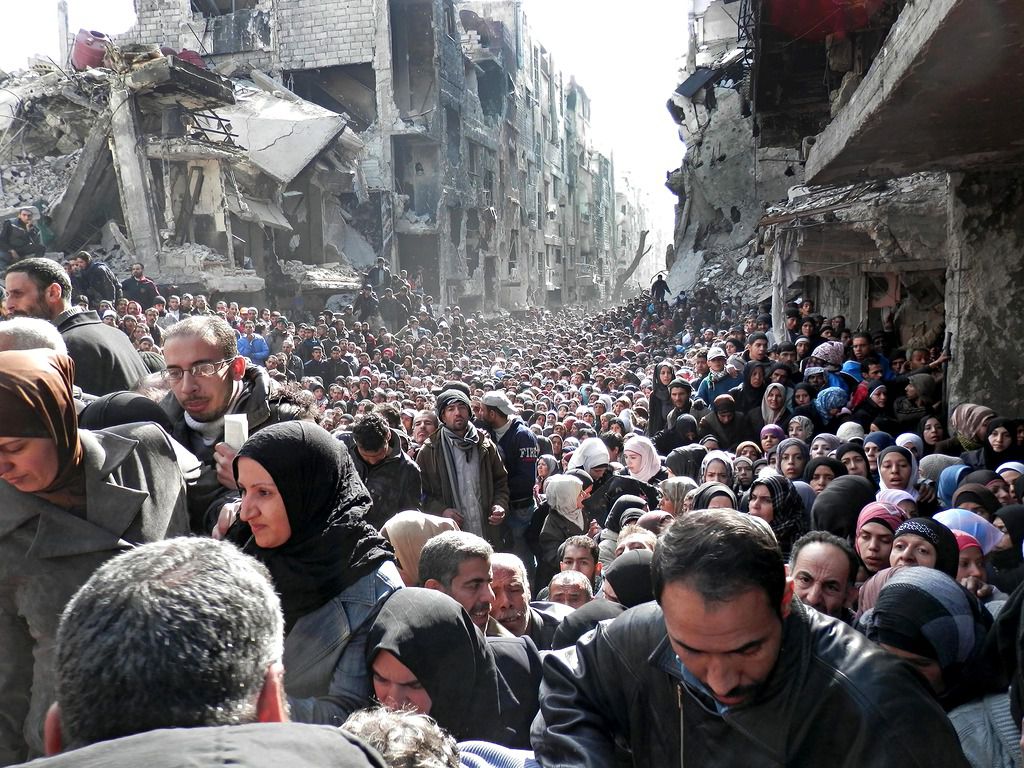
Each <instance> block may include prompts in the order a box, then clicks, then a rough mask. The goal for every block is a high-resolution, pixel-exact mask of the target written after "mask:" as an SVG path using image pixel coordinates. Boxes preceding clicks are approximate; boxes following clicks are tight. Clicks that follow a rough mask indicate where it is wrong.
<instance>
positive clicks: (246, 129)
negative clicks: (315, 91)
mask: <svg viewBox="0 0 1024 768" xmlns="http://www.w3.org/2000/svg"><path fill="white" fill-rule="evenodd" d="M235 99H236V101H235V103H234V104H232V105H227V106H223V107H218V108H217V115H218V116H220V117H221V118H222V119H224V120H227V121H228V122H230V123H231V130H232V132H233V133H234V134H236V137H235V139H234V140H235V142H236V143H237V144H238V145H239V146H240V147H243V148H244V150H245V152H246V154H247V155H248V156H249V159H250V160H251V161H252V162H253V164H255V165H256V166H258V167H259V169H260V170H262V171H263V172H264V173H266V174H267V175H268V176H270V177H272V178H273V179H276V180H277V181H279V182H281V183H282V184H288V183H290V182H291V181H292V180H293V179H294V178H295V177H296V176H298V175H299V174H300V173H302V170H303V169H304V168H305V167H306V166H307V165H309V163H310V162H311V161H312V160H313V159H314V158H315V157H316V156H317V155H319V154H320V153H321V152H323V151H324V149H325V148H327V147H328V146H329V145H330V144H331V143H332V142H333V141H334V140H335V139H337V138H338V137H339V136H340V135H341V133H342V131H344V130H345V126H346V125H347V124H348V121H347V119H346V117H345V116H344V115H340V114H338V113H337V112H331V111H330V110H327V109H324V108H323V107H320V106H317V105H316V104H312V103H310V102H308V101H290V100H287V99H282V98H280V97H278V96H275V95H273V94H270V93H267V92H266V91H262V90H257V89H254V88H249V87H247V86H245V85H242V84H236V87H235Z"/></svg>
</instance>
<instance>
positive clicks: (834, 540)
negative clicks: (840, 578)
mask: <svg viewBox="0 0 1024 768" xmlns="http://www.w3.org/2000/svg"><path fill="white" fill-rule="evenodd" d="M808 544H828V545H829V546H832V547H835V548H836V549H838V550H840V551H842V553H843V554H844V555H845V556H846V560H847V562H848V563H849V565H850V571H849V575H848V576H847V579H846V583H847V584H853V583H855V582H856V581H857V570H858V569H859V568H860V558H858V557H857V554H856V553H855V552H854V551H853V547H851V546H850V542H848V541H847V540H846V539H841V538H839V537H838V536H836V535H835V534H834V533H829V532H828V531H809V532H807V533H805V534H804V535H803V536H801V537H800V538H799V539H797V540H796V541H795V542H794V543H793V549H792V550H790V553H789V566H790V568H792V567H793V565H794V564H795V563H796V560H797V558H798V557H800V550H802V549H803V548H804V547H806V546H807V545H808Z"/></svg>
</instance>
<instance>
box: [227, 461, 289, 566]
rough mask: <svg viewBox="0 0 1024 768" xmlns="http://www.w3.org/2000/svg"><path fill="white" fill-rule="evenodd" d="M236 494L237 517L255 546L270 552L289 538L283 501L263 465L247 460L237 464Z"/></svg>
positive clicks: (286, 512)
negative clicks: (239, 505) (239, 498)
mask: <svg viewBox="0 0 1024 768" xmlns="http://www.w3.org/2000/svg"><path fill="white" fill-rule="evenodd" d="M238 490H239V491H240V492H241V494H242V508H241V510H240V511H239V513H238V517H239V519H241V520H242V521H243V522H246V523H248V524H249V527H250V528H252V535H253V538H254V539H256V544H257V545H259V546H260V547H262V548H263V549H272V548H274V547H280V546H281V545H282V544H284V543H285V542H287V541H288V539H290V538H291V536H292V526H291V523H290V522H289V521H288V511H287V510H286V509H285V508H284V499H283V498H281V494H280V493H279V492H278V490H277V484H276V483H275V482H274V479H273V478H272V477H271V476H270V473H269V472H267V470H266V469H264V468H263V465H262V464H260V463H259V462H258V461H256V460H255V459H250V458H249V457H247V456H243V457H242V458H240V459H239V460H238Z"/></svg>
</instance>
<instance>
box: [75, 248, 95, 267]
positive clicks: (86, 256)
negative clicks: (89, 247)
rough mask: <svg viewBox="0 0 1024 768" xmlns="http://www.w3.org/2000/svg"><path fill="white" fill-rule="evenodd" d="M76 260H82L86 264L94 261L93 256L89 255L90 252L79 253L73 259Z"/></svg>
mask: <svg viewBox="0 0 1024 768" xmlns="http://www.w3.org/2000/svg"><path fill="white" fill-rule="evenodd" d="M75 259H81V260H82V261H84V262H85V263H86V264H88V263H89V262H91V261H92V254H91V253H89V252H88V251H79V252H78V253H76V254H75V255H74V256H72V257H71V260H72V261H74V260H75Z"/></svg>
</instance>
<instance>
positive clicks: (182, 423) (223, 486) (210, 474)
mask: <svg viewBox="0 0 1024 768" xmlns="http://www.w3.org/2000/svg"><path fill="white" fill-rule="evenodd" d="M164 359H165V360H166V361H167V369H166V370H165V371H164V372H163V376H164V378H165V379H166V381H167V384H168V385H169V387H170V390H171V391H170V393H169V394H168V395H167V397H165V398H164V400H163V402H162V403H161V406H162V407H163V409H164V410H165V411H166V412H167V414H168V415H169V416H170V418H171V423H172V425H173V430H172V436H173V437H174V438H175V439H176V440H177V441H178V442H180V443H181V444H182V445H184V446H186V447H188V448H189V449H190V450H191V451H192V452H193V453H194V454H195V455H196V456H197V457H198V458H199V459H200V461H202V462H203V469H202V473H201V475H200V477H199V479H198V481H196V482H195V483H193V484H191V485H190V486H189V489H188V503H189V520H190V524H191V526H192V530H193V531H194V532H195V533H199V534H206V535H209V534H210V532H211V531H212V530H213V528H214V526H215V525H216V524H217V522H218V520H221V519H223V520H225V521H228V520H230V519H231V516H232V513H233V512H234V510H235V507H236V506H237V505H236V504H235V502H237V501H238V499H239V498H240V497H239V494H238V491H237V489H236V487H235V480H234V476H233V473H232V471H231V462H232V461H233V459H234V457H235V452H236V451H237V450H238V448H239V447H240V446H238V445H235V446H229V445H227V444H226V443H225V442H224V416H225V415H226V414H229V413H235V414H242V413H244V414H245V415H246V417H247V420H248V423H249V433H250V434H251V433H253V432H255V431H256V430H257V429H259V428H261V427H264V426H266V425H268V424H275V423H277V422H279V421H289V420H291V419H296V418H303V417H304V416H305V414H304V410H303V408H302V406H300V405H298V404H297V403H295V402H294V400H293V399H292V398H290V397H289V396H288V395H287V394H286V393H285V392H284V391H283V390H281V389H280V388H279V386H278V385H277V383H276V382H274V381H273V380H272V379H271V378H270V376H269V374H268V373H267V371H266V369H264V368H261V367H259V366H256V365H252V364H250V363H248V362H247V361H246V359H245V358H244V357H241V356H240V355H239V354H238V342H237V340H236V336H235V331H234V330H233V329H232V328H231V326H230V325H228V323H227V321H225V320H223V319H222V318H220V317H217V316H215V315H214V316H211V315H197V316H195V317H188V318H185V319H183V320H182V321H181V322H179V323H176V324H175V325H173V326H172V327H171V328H170V329H169V330H168V331H167V334H166V336H165V337H164ZM307 417H311V414H310V415H309V416H307ZM222 516H223V518H222Z"/></svg>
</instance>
